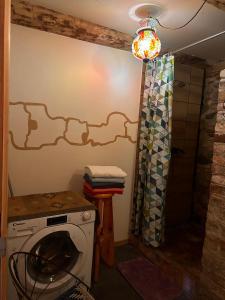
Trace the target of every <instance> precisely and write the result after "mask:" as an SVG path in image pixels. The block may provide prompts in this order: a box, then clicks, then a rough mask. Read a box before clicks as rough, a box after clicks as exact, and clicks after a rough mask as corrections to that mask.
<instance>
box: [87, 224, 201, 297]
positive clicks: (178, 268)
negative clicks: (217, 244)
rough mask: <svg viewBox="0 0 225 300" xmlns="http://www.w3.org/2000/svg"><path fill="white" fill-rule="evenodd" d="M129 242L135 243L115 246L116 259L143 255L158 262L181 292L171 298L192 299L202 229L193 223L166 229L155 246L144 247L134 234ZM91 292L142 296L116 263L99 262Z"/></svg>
mask: <svg viewBox="0 0 225 300" xmlns="http://www.w3.org/2000/svg"><path fill="white" fill-rule="evenodd" d="M132 244H133V245H134V244H135V247H134V246H132V245H125V246H121V247H117V248H116V261H117V262H122V261H126V260H130V259H133V258H135V257H138V256H141V255H144V256H145V257H147V258H148V259H149V260H150V261H151V262H153V263H155V264H157V265H158V266H160V268H161V270H162V271H163V272H165V274H167V275H168V276H169V277H170V278H172V279H173V280H174V282H176V284H178V285H179V286H180V287H181V290H182V293H181V295H180V296H179V297H178V298H176V299H174V300H192V299H194V295H195V289H196V282H197V280H198V278H199V274H200V272H201V263H200V259H201V250H202V244H203V239H202V232H200V231H199V230H198V228H196V226H194V225H193V224H192V225H187V226H183V227H179V228H174V229H171V230H169V231H168V232H167V233H166V243H165V245H164V246H162V247H160V248H158V249H154V248H152V247H145V246H143V245H142V244H141V243H140V242H138V241H137V240H135V238H134V239H133V240H132ZM137 249H139V250H137ZM92 294H93V295H94V296H95V299H96V300H106V299H107V300H112V299H116V300H120V299H121V300H122V299H123V300H124V299H129V300H139V299H140V300H141V299H142V298H141V297H140V296H139V295H138V294H137V293H136V292H135V290H133V288H132V287H131V286H130V285H129V283H128V282H127V281H126V280H125V278H124V277H123V276H122V275H121V274H120V272H119V271H118V270H117V268H116V266H115V267H114V268H107V267H106V266H105V265H104V264H102V265H101V274H100V279H99V281H98V283H95V284H94V285H93V288H92ZM165 300H167V299H165Z"/></svg>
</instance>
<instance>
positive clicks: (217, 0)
mask: <svg viewBox="0 0 225 300" xmlns="http://www.w3.org/2000/svg"><path fill="white" fill-rule="evenodd" d="M207 2H208V3H210V4H212V5H213V6H215V7H217V8H219V9H222V10H223V11H225V0H208V1H207Z"/></svg>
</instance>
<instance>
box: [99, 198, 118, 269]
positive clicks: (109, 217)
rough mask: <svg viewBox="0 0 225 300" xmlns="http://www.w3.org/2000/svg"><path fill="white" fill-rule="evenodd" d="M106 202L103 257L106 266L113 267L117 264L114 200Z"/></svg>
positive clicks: (102, 246)
mask: <svg viewBox="0 0 225 300" xmlns="http://www.w3.org/2000/svg"><path fill="white" fill-rule="evenodd" d="M104 202H105V203H104V204H105V205H104V219H103V234H102V240H103V241H102V244H101V256H102V259H103V261H104V262H105V263H106V265H108V266H109V267H112V266H113V265H114V263H115V253H114V231H113V207H112V198H110V199H107V200H105V201H104Z"/></svg>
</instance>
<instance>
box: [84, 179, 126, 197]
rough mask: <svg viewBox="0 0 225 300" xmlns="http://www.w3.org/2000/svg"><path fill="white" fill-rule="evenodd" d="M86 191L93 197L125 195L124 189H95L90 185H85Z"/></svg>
mask: <svg viewBox="0 0 225 300" xmlns="http://www.w3.org/2000/svg"><path fill="white" fill-rule="evenodd" d="M84 191H87V192H88V193H91V194H92V195H96V194H123V189H122V188H104V189H93V188H92V187H91V186H90V184H89V183H87V182H85V183H84Z"/></svg>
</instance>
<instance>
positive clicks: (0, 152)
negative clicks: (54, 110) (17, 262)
mask: <svg viewBox="0 0 225 300" xmlns="http://www.w3.org/2000/svg"><path fill="white" fill-rule="evenodd" d="M10 13H11V1H10V0H0V178H1V188H0V217H1V218H0V220H1V228H0V238H1V239H2V241H6V237H7V223H8V95H9V45H10V16H11V15H10ZM5 250H6V249H5ZM4 252H6V251H4ZM0 268H1V269H0V271H1V272H0V299H2V300H6V299H7V259H6V253H4V254H3V256H2V257H1V264H0Z"/></svg>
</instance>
